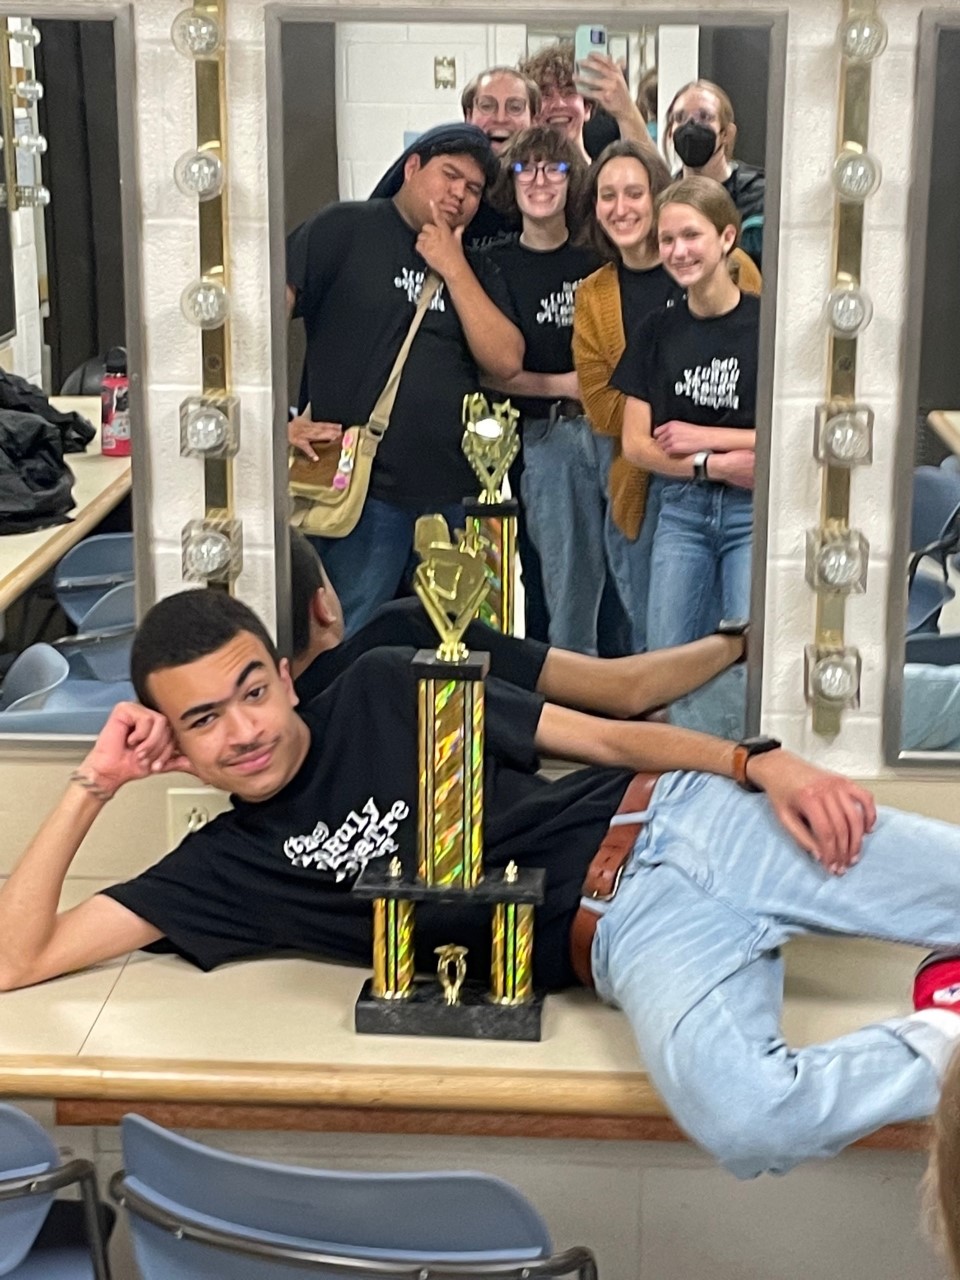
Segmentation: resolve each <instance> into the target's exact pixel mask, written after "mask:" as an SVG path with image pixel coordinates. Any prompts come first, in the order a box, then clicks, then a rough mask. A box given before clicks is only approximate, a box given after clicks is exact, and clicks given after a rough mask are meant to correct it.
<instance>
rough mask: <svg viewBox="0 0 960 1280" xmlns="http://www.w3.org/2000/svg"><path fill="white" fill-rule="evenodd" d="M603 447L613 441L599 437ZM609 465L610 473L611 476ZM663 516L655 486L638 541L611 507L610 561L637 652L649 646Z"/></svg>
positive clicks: (608, 524)
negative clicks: (653, 571) (653, 565)
mask: <svg viewBox="0 0 960 1280" xmlns="http://www.w3.org/2000/svg"><path fill="white" fill-rule="evenodd" d="M598 439H599V442H600V444H601V445H610V446H611V447H610V450H609V453H610V455H611V456H612V452H613V450H612V442H611V441H608V440H607V439H606V438H605V437H603V436H601V437H598ZM609 470H610V467H609V462H608V465H607V471H608V473H609ZM659 515H660V490H659V489H658V488H657V487H656V486H655V485H652V484H651V485H650V486H649V488H648V489H647V502H646V506H645V508H644V512H643V521H642V523H641V525H640V532H639V533H638V534H637V537H636V539H634V540H633V541H631V539H630V538H628V537H627V536H626V534H625V533H623V532H622V530H620V529H618V528H617V526H616V525H615V524H614V522H613V517H612V516H611V514H610V505H609V502H608V504H607V520H606V526H605V535H606V546H607V560H608V563H609V566H610V571H611V573H612V574H613V579H614V581H615V582H616V584H617V591H618V592H619V595H620V599H621V600H622V601H623V604H624V608H625V609H626V611H627V614H628V616H629V618H630V626H631V633H630V647H631V650H632V652H633V653H645V652H646V650H647V649H648V648H649V645H648V643H647V605H648V599H649V595H650V560H651V555H652V552H653V536H654V533H655V532H656V528H657V519H658V517H659Z"/></svg>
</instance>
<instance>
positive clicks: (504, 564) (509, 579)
mask: <svg viewBox="0 0 960 1280" xmlns="http://www.w3.org/2000/svg"><path fill="white" fill-rule="evenodd" d="M519 417H520V414H519V412H518V410H516V409H513V408H511V406H510V401H509V400H506V401H504V402H503V403H502V404H495V405H494V406H493V408H492V409H491V408H490V406H489V404H488V403H487V399H486V396H483V395H479V394H475V395H469V396H464V398H463V424H464V432H463V439H462V441H461V443H460V447H461V449H462V450H463V452H464V455H465V456H466V459H467V461H468V462H469V463H470V465H471V467H473V469H474V471H475V472H476V474H477V478H478V479H479V481H480V483H481V485H482V486H483V488H482V490H481V492H480V496H479V497H478V498H465V499H464V504H463V505H464V509H465V511H466V513H467V535H468V537H470V538H471V539H472V540H473V542H474V543H475V544H476V545H477V546H480V547H482V548H483V553H484V560H485V562H486V566H487V579H488V581H489V583H490V594H489V595H488V597H487V599H486V601H485V602H484V603H483V604H482V605H481V607H480V614H479V616H480V619H481V621H483V622H486V623H488V625H489V626H491V627H495V628H496V629H497V630H498V631H503V632H504V633H505V634H506V635H513V632H514V621H515V619H514V613H515V601H514V570H515V568H516V554H517V506H518V504H517V500H516V498H504V497H503V482H504V479H505V478H506V474H507V471H508V470H509V468H510V464H511V463H512V462H513V460H514V458H515V457H516V456H517V454H518V452H519V451H520V437H519V435H518V434H517V419H518V418H519Z"/></svg>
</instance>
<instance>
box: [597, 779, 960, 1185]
mask: <svg viewBox="0 0 960 1280" xmlns="http://www.w3.org/2000/svg"><path fill="white" fill-rule="evenodd" d="M625 816H626V815H625ZM640 816H641V817H642V818H643V821H644V823H645V825H644V828H643V830H642V831H641V833H640V835H639V836H638V838H637V842H636V844H635V845H634V849H633V853H632V855H631V857H630V860H629V862H628V864H627V867H626V869H625V872H624V876H623V879H622V881H621V885H620V891H619V893H618V894H617V896H616V897H615V898H614V899H613V901H612V902H610V903H608V904H605V909H604V913H603V914H602V917H601V919H600V921H599V925H598V928H597V932H596V935H595V938H594V943H593V956H592V960H593V973H594V977H595V980H596V984H597V991H598V993H599V994H600V996H601V997H602V998H603V999H604V1000H606V1001H608V1002H609V1003H611V1004H615V1005H617V1006H619V1007H620V1008H621V1009H623V1011H624V1013H625V1014H626V1016H627V1017H628V1019H629V1020H630V1024H631V1027H632V1029H633V1032H634V1035H635V1036H636V1040H637V1044H638V1046H639V1049H640V1053H641V1056H642V1058H643V1062H644V1065H645V1067H646V1068H647V1070H648V1071H649V1073H650V1077H651V1079H652V1080H653V1082H654V1084H655V1085H656V1087H657V1089H658V1090H659V1092H660V1094H661V1096H662V1098H663V1100H664V1101H665V1103H666V1104H667V1106H668V1107H669V1108H670V1110H671V1112H672V1113H673V1115H674V1117H675V1119H676V1120H677V1122H678V1124H679V1125H680V1126H681V1127H682V1128H683V1129H684V1130H685V1131H686V1132H687V1133H688V1134H689V1135H690V1137H691V1138H693V1139H694V1141H696V1142H698V1143H699V1144H700V1145H701V1146H702V1147H704V1148H706V1150H708V1151H709V1152H711V1153H712V1154H713V1155H714V1156H715V1157H716V1159H717V1160H718V1161H719V1162H720V1163H721V1164H723V1165H724V1166H725V1167H726V1168H728V1169H730V1170H731V1171H732V1172H733V1173H735V1174H736V1175H737V1176H739V1177H743V1178H748V1177H753V1176H756V1175H757V1174H759V1173H761V1172H764V1171H769V1172H775V1173H782V1172H785V1171H786V1170H787V1169H789V1168H791V1167H792V1166H793V1165H794V1164H796V1163H798V1162H799V1161H801V1160H806V1159H811V1158H817V1157H826V1156H831V1155H834V1154H836V1152H838V1151H839V1150H841V1148H843V1147H845V1146H847V1144H848V1143H851V1142H855V1141H856V1140H857V1139H858V1138H860V1137H863V1136H865V1135H866V1134H868V1133H871V1132H873V1131H874V1130H875V1129H877V1128H879V1127H881V1126H882V1125H885V1124H892V1123H896V1122H898V1121H904V1120H913V1119H917V1118H919V1117H921V1116H926V1115H929V1114H930V1112H931V1111H932V1110H933V1108H934V1106H935V1104H936V1100H937V1092H938V1085H937V1068H936V1066H935V1065H934V1064H942V1061H943V1054H944V1051H945V1046H946V1044H947V1043H948V1041H947V1039H946V1037H945V1035H944V1033H943V1032H942V1031H941V1030H940V1029H939V1028H937V1027H935V1026H933V1025H931V1024H929V1023H927V1022H924V1021H923V1020H922V1019H916V1018H914V1017H905V1018H893V1019H890V1020H887V1021H884V1022H879V1023H876V1024H875V1025H873V1026H868V1027H865V1028H863V1029H862V1030H860V1031H856V1032H853V1033H852V1034H850V1035H845V1036H841V1037H840V1038H838V1039H836V1040H833V1041H831V1042H829V1043H827V1044H821V1045H813V1046H810V1047H809V1048H802V1049H792V1048H790V1047H788V1045H787V1044H786V1043H785V1042H784V1039H783V1035H782V1033H781V1031H780V1010H781V1003H782V998H783V963H782V960H781V958H780V951H779V948H780V947H781V946H782V944H783V943H785V942H786V941H787V940H788V939H789V938H791V937H793V936H795V935H797V934H802V933H819V934H834V935H843V934H849V935H857V936H867V937H872V938H882V939H886V940H889V941H896V942H909V943H913V944H916V945H920V946H930V947H948V946H950V947H953V946H956V945H957V944H958V943H960V827H956V826H951V825H949V824H947V823H943V822H936V821H934V820H932V819H930V818H922V817H918V816H916V815H914V814H906V813H898V812H896V811H894V810H890V809H883V810H881V811H880V816H879V818H878V821H877V826H876V829H875V830H874V831H873V832H872V833H871V834H870V835H869V836H867V837H866V839H865V842H864V848H863V854H862V858H861V860H860V862H859V863H857V865H856V866H854V867H853V868H851V869H850V870H848V871H847V873H846V875H844V876H842V877H835V876H831V875H828V874H827V872H826V871H824V870H823V869H822V868H821V867H820V865H819V864H818V863H816V862H815V861H813V859H811V858H809V857H808V856H807V855H806V854H805V853H803V852H802V851H801V850H800V849H799V848H798V847H797V845H796V844H795V843H794V841H793V840H792V839H791V838H790V837H789V836H788V835H787V833H786V832H785V831H784V830H783V828H782V827H781V826H780V824H779V823H778V822H777V820H776V818H775V817H774V815H773V812H772V810H771V808H770V805H769V803H768V801H767V799H766V797H765V796H764V795H760V794H758V795H750V794H748V793H747V792H745V791H742V790H741V789H740V788H738V787H737V786H736V785H735V784H734V783H732V782H729V781H727V780H726V779H724V778H717V777H713V776H711V775H709V774H703V773H668V774H665V775H664V776H663V777H662V778H661V779H660V781H659V782H658V783H657V786H656V788H655V790H654V793H653V797H652V799H651V803H650V808H649V809H648V810H647V812H646V813H645V814H644V815H640ZM631 820H632V817H631ZM588 905H592V904H588ZM908 998H909V993H907V992H904V1003H905V1004H906V1003H907V1001H908Z"/></svg>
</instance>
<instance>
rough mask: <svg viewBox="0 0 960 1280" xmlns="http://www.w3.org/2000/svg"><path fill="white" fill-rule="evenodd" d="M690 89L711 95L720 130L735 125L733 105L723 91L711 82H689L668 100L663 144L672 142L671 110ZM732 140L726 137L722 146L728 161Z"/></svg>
mask: <svg viewBox="0 0 960 1280" xmlns="http://www.w3.org/2000/svg"><path fill="white" fill-rule="evenodd" d="M690 89H702V90H703V91H704V92H705V93H712V94H713V96H714V97H715V98H716V100H717V107H718V111H717V123H718V124H719V125H720V128H721V129H728V128H729V127H730V125H732V124H736V123H737V121H736V117H735V116H734V114H733V103H732V102H731V101H730V95H729V94H728V93H727V91H726V90H725V89H721V88H720V86H719V85H718V84H714V83H713V81H712V80H691V81H690V82H689V83H688V84H685V85H684V86H683V88H682V89H678V90H677V92H676V93H675V94H674V95H673V97H672V98H671V100H670V105H669V107H667V114H666V125H667V129H666V137H665V138H664V144H666V143H668V142H669V143H671V144H672V142H673V109H674V107H675V106H676V105H677V101H678V99H680V98H682V97H683V95H684V94H685V93H687V92H689V90H690ZM733 142H734V140H733V138H731V137H729V136H728V137H727V139H726V141H725V142H724V144H723V154H724V155H725V156H726V158H727V159H728V160H732V159H733Z"/></svg>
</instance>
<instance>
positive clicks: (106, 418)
mask: <svg viewBox="0 0 960 1280" xmlns="http://www.w3.org/2000/svg"><path fill="white" fill-rule="evenodd" d="M101 387H102V391H101V404H102V409H101V412H100V452H101V453H104V454H106V455H107V457H108V458H129V457H130V381H129V379H128V378H127V353H126V351H125V350H124V348H123V347H113V348H112V350H110V351H109V352H108V353H107V362H106V369H105V371H104V375H103V382H102V383H101Z"/></svg>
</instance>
